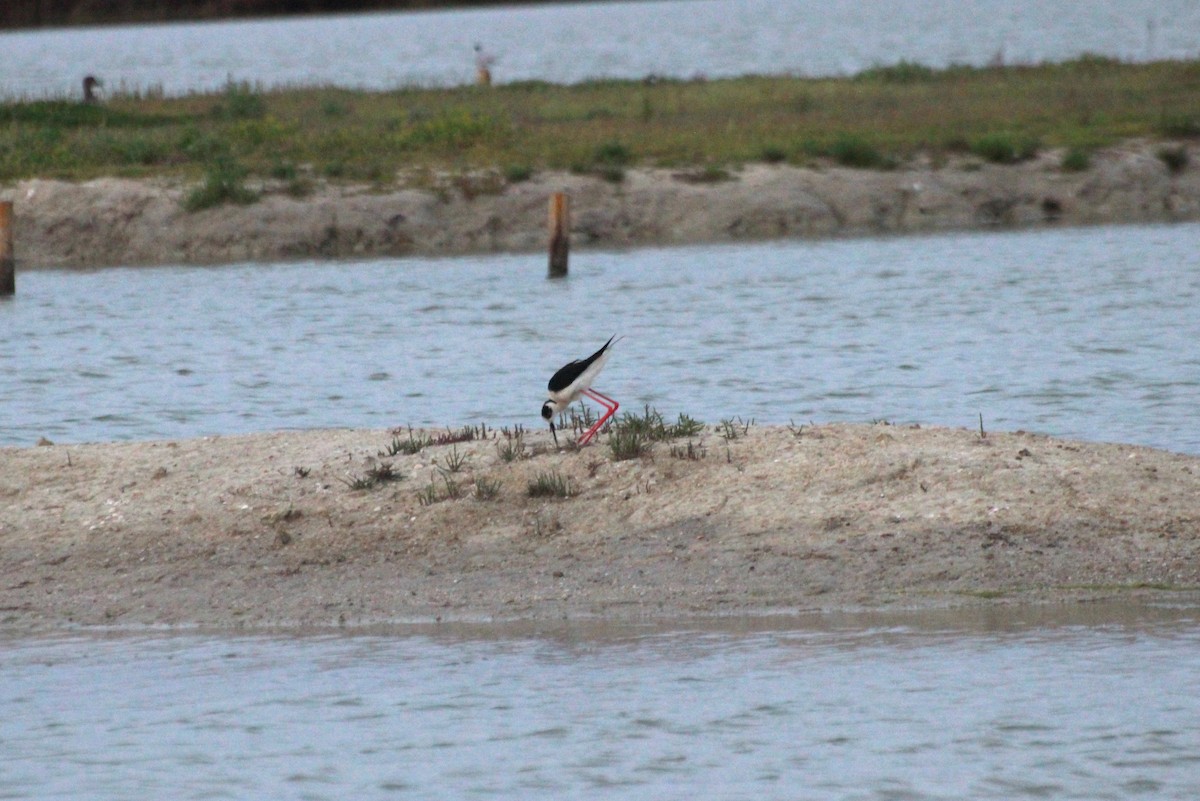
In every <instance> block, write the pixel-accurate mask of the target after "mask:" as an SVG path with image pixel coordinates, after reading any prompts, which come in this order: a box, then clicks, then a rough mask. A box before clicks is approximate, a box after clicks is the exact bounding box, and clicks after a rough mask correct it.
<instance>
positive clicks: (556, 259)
mask: <svg viewBox="0 0 1200 801" xmlns="http://www.w3.org/2000/svg"><path fill="white" fill-rule="evenodd" d="M570 250H571V204H570V202H569V201H568V199H567V195H566V193H565V192H555V193H554V194H553V195H551V196H550V277H551V278H563V277H564V276H566V274H567V256H568V254H569V253H570Z"/></svg>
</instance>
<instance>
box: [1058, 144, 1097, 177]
mask: <svg viewBox="0 0 1200 801" xmlns="http://www.w3.org/2000/svg"><path fill="white" fill-rule="evenodd" d="M1090 166H1092V157H1091V156H1090V155H1089V154H1088V152H1087V150H1086V149H1084V148H1082V147H1073V148H1071V149H1070V150H1068V151H1067V152H1066V153H1065V154H1064V155H1063V160H1062V165H1061V167H1062V171H1063V172H1083V171H1084V170H1086V169H1087V168H1088V167H1090Z"/></svg>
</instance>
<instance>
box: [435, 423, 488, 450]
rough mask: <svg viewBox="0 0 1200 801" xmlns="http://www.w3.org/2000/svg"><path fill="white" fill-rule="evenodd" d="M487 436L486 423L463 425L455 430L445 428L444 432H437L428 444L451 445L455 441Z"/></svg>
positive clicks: (467, 440) (470, 440)
mask: <svg viewBox="0 0 1200 801" xmlns="http://www.w3.org/2000/svg"><path fill="white" fill-rule="evenodd" d="M487 436H488V430H487V423H480V424H479V425H478V426H473V425H465V426H463V427H462V428H460V429H458V430H457V431H454V430H453V429H449V428H448V429H446V433H444V434H438V435H437V436H436V437H434V438H433V439H432V440H430V444H431V445H453V444H454V443H456V442H472V441H474V440H477V439H487Z"/></svg>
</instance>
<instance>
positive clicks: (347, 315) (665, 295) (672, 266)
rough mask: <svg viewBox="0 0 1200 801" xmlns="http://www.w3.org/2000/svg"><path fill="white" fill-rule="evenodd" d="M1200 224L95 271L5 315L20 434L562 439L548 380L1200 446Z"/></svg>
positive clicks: (697, 413) (759, 410) (762, 416)
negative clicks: (574, 364) (303, 433)
mask: <svg viewBox="0 0 1200 801" xmlns="http://www.w3.org/2000/svg"><path fill="white" fill-rule="evenodd" d="M1198 243H1200V225H1194V224H1191V225H1176V226H1136V227H1108V228H1087V229H1073V230H1056V231H1039V232H1026V233H988V234H951V235H941V236H928V237H902V238H889V239H858V240H847V241H822V242H804V241H784V242H772V243H764V244H753V245H729V246H706V247H686V248H663V249H644V250H634V251H628V252H586V251H580V252H577V253H576V254H575V255H574V256H573V259H572V273H571V276H570V278H569V279H568V280H566V281H561V282H550V281H547V280H546V278H545V269H546V268H545V256H544V255H542V254H530V255H519V256H481V257H471V258H455V259H398V260H387V261H376V262H367V263H298V264H269V265H244V266H231V267H215V268H194V267H169V268H153V269H150V268H136V269H111V270H101V271H95V272H82V273H81V272H69V271H28V272H22V273H21V274H20V275H19V277H18V283H19V286H18V294H17V296H16V297H15V298H12V299H9V300H7V301H5V302H0V331H3V334H2V335H0V337H2V338H3V347H0V443H14V444H32V443H34V442H36V441H37V439H38V438H39V437H42V436H45V437H48V438H49V439H51V440H54V441H58V442H80V441H96V440H101V441H103V440H122V439H160V438H168V439H173V438H182V437H194V436H201V435H209V434H231V433H243V432H253V431H264V430H275V429H289V428H293V429H294V428H327V427H355V428H358V427H379V428H383V427H390V426H402V425H408V424H412V425H416V426H460V425H464V424H466V423H477V422H481V421H482V422H486V423H488V424H489V425H491V426H501V425H512V424H514V423H523V424H525V425H528V426H537V425H540V424H541V420H540V418H539V417H538V416H537V415H538V410H539V408H540V405H541V401H542V400H543V393H544V391H545V382H546V380H547V379H548V378H549V376H550V375H551V373H553V372H554V370H555V369H556V368H557V367H559V366H560V365H561V364H563V363H564V362H566V361H568V360H570V359H572V358H576V357H580V356H584V355H586V354H588V353H590V352H591V351H592V350H593V349H594V348H596V347H597V346H598V345H599V344H600V343H602V342H603V341H604V340H605V339H607V338H608V337H609V336H610V335H612V334H614V333H620V334H623V335H624V337H625V338H624V339H623V340H621V341H620V342H619V343H618V344H617V345H616V346H615V350H614V355H613V357H612V359H611V360H610V362H609V364H608V366H607V367H606V368H605V371H604V373H603V374H602V376H601V380H600V381H598V382H597V387H598V388H599V389H600V390H601V391H604V392H606V393H608V394H610V395H612V396H613V397H615V398H616V399H617V400H619V401H621V402H622V404H623V408H624V409H626V410H640V409H641V407H642V405H643V404H652V405H654V406H655V407H656V408H658V409H659V410H660V411H661V412H663V413H664V414H666V415H667V416H669V417H672V418H673V417H674V416H675V415H676V414H678V413H680V412H685V413H687V414H690V415H692V416H693V417H696V418H698V419H701V420H706V421H708V422H711V423H717V422H719V421H720V420H722V419H725V418H732V417H735V416H740V417H742V418H743V419H747V420H748V419H751V418H753V419H755V420H757V421H758V422H762V423H768V422H769V423H787V422H789V421H795V422H796V423H797V424H807V423H809V422H829V421H859V422H861V421H870V420H876V419H887V420H891V421H893V422H897V423H908V422H918V423H923V424H945V425H957V426H966V427H971V428H976V427H978V425H979V415H980V414H982V415H983V423H984V426H985V428H986V429H988V430H1017V429H1024V430H1032V431H1038V432H1042V433H1048V434H1054V435H1059V436H1066V437H1075V438H1082V439H1087V440H1098V441H1121V442H1131V443H1140V444H1146V445H1153V446H1159V447H1164V448H1168V449H1172V450H1177V451H1184V452H1189V453H1200V427H1197V426H1195V425H1192V424H1190V421H1194V419H1195V414H1196V410H1197V409H1198V408H1200V315H1197V314H1196V309H1197V308H1200V247H1198V246H1197V245H1198Z"/></svg>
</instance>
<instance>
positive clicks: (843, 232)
mask: <svg viewBox="0 0 1200 801" xmlns="http://www.w3.org/2000/svg"><path fill="white" fill-rule="evenodd" d="M1162 147H1163V143H1162V142H1150V141H1144V140H1137V141H1131V142H1127V143H1125V144H1123V145H1119V146H1116V147H1110V148H1105V149H1103V150H1099V151H1096V152H1095V153H1094V154H1093V155H1092V157H1091V163H1090V166H1089V167H1088V168H1087V169H1086V170H1082V171H1077V172H1065V171H1063V170H1062V169H1061V168H1060V162H1061V160H1062V155H1061V152H1058V151H1055V150H1046V151H1045V152H1044V153H1042V154H1040V155H1039V156H1038V157H1037V158H1035V159H1031V160H1029V161H1026V162H1022V163H1019V164H1012V165H993V164H982V165H980V164H978V163H977V162H976V163H969V162H967V161H965V160H963V161H959V162H954V161H951V162H949V163H946V164H943V165H939V166H936V167H934V166H931V165H921V164H917V165H914V166H906V167H904V168H901V169H894V170H865V169H852V168H846V167H838V166H833V165H829V166H822V167H796V166H790V165H765V164H757V165H749V166H746V167H744V168H742V169H741V170H738V171H732V172H730V173H729V176H728V177H727V178H725V179H722V180H717V181H697V180H695V175H696V173H695V171H689V170H664V169H629V170H627V171H626V174H625V177H624V180H623V181H621V182H620V183H612V182H610V181H605V180H602V179H601V178H598V177H595V176H590V175H579V174H574V173H568V172H542V173H535V175H534V176H533V177H532V178H531V179H530V180H527V181H522V182H520V183H515V184H508V185H505V186H503V187H502V188H501V189H500V190H499V191H496V192H494V193H484V194H470V195H466V194H463V193H459V192H456V191H451V192H446V191H441V192H435V191H431V190H428V189H412V188H404V189H392V190H378V189H372V188H371V187H368V186H355V185H344V184H333V183H322V184H319V185H318V186H317V187H316V189H315V191H314V192H312V193H311V194H310V195H309V196H307V197H300V198H297V197H293V196H291V195H289V194H288V193H287V192H286V191H283V189H282V188H280V187H272V186H270V185H269V184H265V183H264V184H263V186H262V187H261V188H262V189H263V190H264V191H263V194H262V197H261V199H260V200H259V201H258V202H256V203H253V204H251V205H245V206H241V205H221V206H216V207H214V208H210V209H206V210H203V211H197V212H188V211H185V210H184V208H183V205H182V200H183V198H184V196H185V194H186V192H187V191H188V189H189V187H188V186H186V185H184V184H182V183H181V182H179V181H178V180H174V181H164V180H153V179H146V180H136V179H116V178H104V179H97V180H93V181H86V182H82V183H73V182H65V181H52V180H40V179H39V180H27V181H21V182H19V183H18V184H16V185H15V186H14V187H11V188H10V189H8V190H0V198H7V199H12V200H13V201H14V208H15V217H16V223H15V252H16V258H17V260H18V264H19V270H27V269H37V268H46V267H50V268H52V267H87V268H91V267H105V266H121V265H162V264H220V263H241V262H247V261H249V262H257V261H289V260H299V259H349V258H356V259H374V258H386V257H400V256H441V255H464V254H486V253H520V252H537V251H543V250H544V249H545V248H546V245H547V238H548V237H547V227H548V224H547V204H548V199H549V197H550V195H551V194H552V193H553V192H556V191H563V192H566V193H567V194H568V195H569V197H570V201H571V229H570V230H571V241H572V246H573V247H574V248H622V247H640V246H662V245H678V244H697V243H706V242H738V241H760V240H767V239H775V238H820V237H838V236H859V235H879V234H901V233H930V232H938V231H958V230H987V229H998V228H1038V227H1060V226H1073V225H1094V224H1123V223H1154V222H1183V221H1195V220H1200V170H1198V169H1197V168H1196V167H1195V166H1185V167H1184V168H1183V169H1181V170H1177V171H1175V170H1172V169H1170V168H1169V167H1168V166H1167V165H1166V164H1164V162H1163V161H1162V159H1161V158H1159V157H1158V154H1159V153H1160V152H1161V148H1162ZM1178 147H1179V148H1186V147H1188V144H1187V143H1186V142H1181V143H1179V144H1178Z"/></svg>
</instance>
